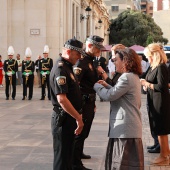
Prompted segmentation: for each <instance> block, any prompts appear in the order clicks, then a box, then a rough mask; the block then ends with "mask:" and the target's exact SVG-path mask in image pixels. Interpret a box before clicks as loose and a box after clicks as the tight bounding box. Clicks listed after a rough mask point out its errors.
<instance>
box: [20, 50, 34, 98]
mask: <svg viewBox="0 0 170 170" xmlns="http://www.w3.org/2000/svg"><path fill="white" fill-rule="evenodd" d="M31 56H32V52H31V49H30V48H29V47H27V49H26V51H25V57H26V59H25V61H23V62H22V77H23V98H22V100H25V98H26V97H27V87H28V88H29V95H28V100H31V99H32V95H33V84H34V69H35V65H34V62H33V61H31Z"/></svg>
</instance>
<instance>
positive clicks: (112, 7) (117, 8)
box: [111, 6, 119, 12]
mask: <svg viewBox="0 0 170 170" xmlns="http://www.w3.org/2000/svg"><path fill="white" fill-rule="evenodd" d="M111 9H112V11H113V12H114V11H119V6H111Z"/></svg>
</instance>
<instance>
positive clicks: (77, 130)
mask: <svg viewBox="0 0 170 170" xmlns="http://www.w3.org/2000/svg"><path fill="white" fill-rule="evenodd" d="M76 123H77V128H76V130H75V131H74V134H76V135H79V134H80V133H81V131H82V130H83V126H84V123H83V120H82V115H80V118H79V119H78V120H76Z"/></svg>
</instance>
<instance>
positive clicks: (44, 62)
mask: <svg viewBox="0 0 170 170" xmlns="http://www.w3.org/2000/svg"><path fill="white" fill-rule="evenodd" d="M48 53H49V47H48V45H45V46H44V53H43V55H44V58H43V59H41V61H40V65H39V69H40V77H41V85H42V86H41V99H40V100H44V99H45V96H46V93H45V88H46V86H47V89H48V99H49V100H51V95H50V85H49V78H50V72H51V69H52V67H53V60H52V59H51V58H49V57H48Z"/></svg>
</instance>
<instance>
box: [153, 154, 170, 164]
mask: <svg viewBox="0 0 170 170" xmlns="http://www.w3.org/2000/svg"><path fill="white" fill-rule="evenodd" d="M151 164H152V165H157V166H168V165H169V156H159V157H158V158H156V159H155V160H154V161H153V162H151Z"/></svg>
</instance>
